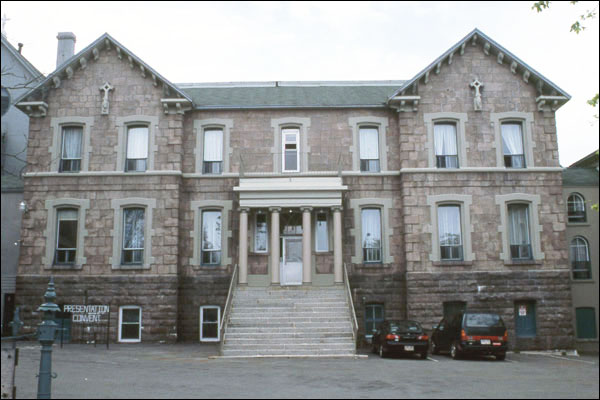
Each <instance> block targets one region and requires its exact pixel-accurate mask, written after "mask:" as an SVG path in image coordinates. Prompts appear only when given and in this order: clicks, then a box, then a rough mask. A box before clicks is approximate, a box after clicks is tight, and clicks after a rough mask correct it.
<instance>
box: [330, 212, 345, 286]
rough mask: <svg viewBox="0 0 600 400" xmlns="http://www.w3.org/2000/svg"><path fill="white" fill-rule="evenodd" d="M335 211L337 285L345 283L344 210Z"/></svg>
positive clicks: (334, 273)
mask: <svg viewBox="0 0 600 400" xmlns="http://www.w3.org/2000/svg"><path fill="white" fill-rule="evenodd" d="M332 210H333V277H334V282H335V283H343V282H344V277H343V275H344V274H343V271H342V208H341V207H332Z"/></svg>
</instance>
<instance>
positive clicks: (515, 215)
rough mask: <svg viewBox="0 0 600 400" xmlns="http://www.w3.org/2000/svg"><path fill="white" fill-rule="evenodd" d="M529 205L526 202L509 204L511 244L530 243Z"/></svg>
mask: <svg viewBox="0 0 600 400" xmlns="http://www.w3.org/2000/svg"><path fill="white" fill-rule="evenodd" d="M528 209H529V207H528V206H527V205H525V204H512V205H509V206H508V221H509V228H510V244H511V245H530V244H531V241H530V239H529V212H528Z"/></svg>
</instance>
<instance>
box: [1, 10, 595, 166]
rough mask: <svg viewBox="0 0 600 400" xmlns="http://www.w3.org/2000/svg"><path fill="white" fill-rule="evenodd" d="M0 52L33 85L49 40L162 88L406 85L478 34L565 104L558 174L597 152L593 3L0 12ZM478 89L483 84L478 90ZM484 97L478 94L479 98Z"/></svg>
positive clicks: (50, 66)
mask: <svg viewBox="0 0 600 400" xmlns="http://www.w3.org/2000/svg"><path fill="white" fill-rule="evenodd" d="M1 3H2V4H1V5H2V14H3V15H4V14H6V17H7V18H8V19H9V21H7V22H6V26H5V31H6V34H7V38H8V40H9V41H10V42H11V43H12V44H13V45H15V47H16V46H17V43H19V42H20V43H23V44H24V47H23V55H24V56H25V57H26V58H27V59H28V60H29V61H30V62H31V63H32V64H34V65H35V66H36V67H37V68H38V69H39V70H40V71H41V72H42V73H44V74H46V75H47V74H49V73H51V72H52V71H53V70H54V68H55V67H56V45H57V41H56V34H57V33H58V32H73V33H75V35H76V36H77V43H76V45H75V52H78V51H80V50H82V49H83V48H85V47H86V46H88V45H89V44H90V43H91V42H93V41H94V40H96V39H97V38H98V37H99V36H100V35H102V34H103V33H105V32H108V33H109V34H110V35H111V36H113V37H114V38H115V39H116V40H118V41H119V42H120V43H121V44H123V45H124V46H125V47H127V48H128V49H129V50H131V51H132V52H134V53H135V54H136V55H137V56H138V57H140V58H141V59H142V60H144V61H145V62H146V63H148V65H150V66H152V68H154V69H155V70H157V71H158V72H159V73H160V74H161V75H163V76H164V77H165V78H167V79H169V80H170V81H171V82H174V83H184V82H231V81H275V80H288V81H290V80H292V81H306V80H388V79H390V80H403V79H410V78H412V77H413V76H414V75H416V74H417V73H418V72H419V71H421V70H422V69H423V68H425V67H426V66H427V65H429V64H430V63H431V62H433V61H434V60H435V59H436V58H437V57H439V56H440V55H441V54H442V53H444V52H445V51H446V50H448V49H449V48H450V47H451V46H453V45H454V44H455V43H457V42H458V41H459V40H460V39H462V38H463V37H464V36H465V35H467V34H468V33H469V32H470V31H472V30H473V29H474V28H479V29H480V30H481V31H482V32H484V33H485V34H486V35H488V36H490V37H491V38H492V39H494V40H495V41H496V42H498V43H499V44H500V45H502V46H503V47H505V48H506V49H507V50H509V51H510V52H512V53H513V54H515V55H516V56H517V57H519V58H521V59H522V60H523V61H525V62H526V63H528V64H529V65H530V66H531V67H532V68H534V69H535V70H537V71H538V72H540V73H541V74H543V75H544V76H545V77H546V78H547V79H549V80H551V81H552V82H554V83H555V84H556V85H558V86H559V87H560V88H562V89H563V90H564V91H566V92H567V93H569V94H570V95H571V96H572V99H571V101H569V102H568V103H567V104H566V105H565V106H563V107H562V108H561V109H560V110H559V111H558V112H557V114H556V117H557V127H558V142H559V151H560V162H561V164H562V165H563V166H568V165H570V164H571V163H573V162H575V161H577V160H578V159H580V158H582V157H584V156H586V155H588V154H590V153H591V152H592V151H593V150H596V149H598V120H597V119H595V118H594V117H593V115H594V114H597V113H598V111H597V109H596V110H594V109H593V108H592V107H590V106H589V105H587V104H586V101H587V100H588V99H590V98H591V97H593V95H594V94H595V93H597V92H598V58H599V56H598V48H599V44H598V37H599V36H600V35H599V32H598V19H595V20H593V21H590V22H587V23H585V24H584V25H586V26H587V27H588V28H587V29H586V30H585V31H584V32H583V33H580V34H579V35H576V34H575V33H572V32H569V28H570V26H571V24H572V23H573V22H575V21H576V20H577V19H578V16H579V15H581V14H583V13H584V12H585V10H587V9H593V8H597V7H598V2H581V3H580V4H577V5H575V6H573V5H571V4H570V3H567V2H563V3H554V2H553V3H551V8H550V9H549V10H546V11H544V12H543V13H540V14H538V13H537V12H536V11H534V10H532V9H531V6H532V4H533V1H525V2H502V3H484V2H464V3H460V2H441V3H436V2H424V3H418V2H402V3H389V2H385V3H359V2H349V3H343V2H333V3H274V2H267V3H260V2H259V3H254V2H252V3H208V2H198V3H196V2H189V3H188V2H181V3H179V2H168V3H162V2H159V3H150V2H131V3H128V2H118V3H111V2H101V3H92V2H75V1H73V2H65V3H62V2H49V1H45V2H40V3H35V2H13V1H2V2H1ZM484 84H485V82H484ZM484 96H485V93H484Z"/></svg>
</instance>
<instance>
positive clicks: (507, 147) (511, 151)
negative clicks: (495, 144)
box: [502, 122, 525, 168]
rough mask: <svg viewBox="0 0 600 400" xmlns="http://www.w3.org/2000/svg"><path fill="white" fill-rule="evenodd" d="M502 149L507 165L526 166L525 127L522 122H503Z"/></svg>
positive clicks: (513, 166)
mask: <svg viewBox="0 0 600 400" xmlns="http://www.w3.org/2000/svg"><path fill="white" fill-rule="evenodd" d="M502 151H503V153H504V166H505V167H507V168H525V150H524V146H523V127H522V126H521V124H520V123H516V122H508V123H503V124H502Z"/></svg>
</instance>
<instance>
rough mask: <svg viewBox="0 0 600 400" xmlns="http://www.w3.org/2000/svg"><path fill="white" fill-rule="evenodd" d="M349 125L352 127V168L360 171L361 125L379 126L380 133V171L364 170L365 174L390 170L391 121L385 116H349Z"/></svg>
mask: <svg viewBox="0 0 600 400" xmlns="http://www.w3.org/2000/svg"><path fill="white" fill-rule="evenodd" d="M348 125H350V127H351V128H352V146H350V153H352V170H353V171H356V172H361V171H360V128H361V126H364V127H367V126H373V127H376V128H377V131H378V133H379V172H362V173H363V174H377V173H381V172H384V171H388V160H387V154H388V146H387V131H388V126H389V122H388V119H387V118H385V117H375V116H364V117H351V118H348Z"/></svg>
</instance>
